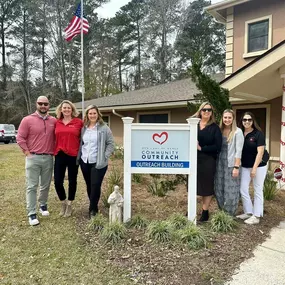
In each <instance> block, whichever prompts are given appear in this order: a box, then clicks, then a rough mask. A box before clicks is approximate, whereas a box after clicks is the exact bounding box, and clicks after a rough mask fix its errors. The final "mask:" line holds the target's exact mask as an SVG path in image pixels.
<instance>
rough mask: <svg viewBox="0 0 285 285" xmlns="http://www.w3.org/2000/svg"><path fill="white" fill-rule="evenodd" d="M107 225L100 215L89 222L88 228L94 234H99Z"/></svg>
mask: <svg viewBox="0 0 285 285" xmlns="http://www.w3.org/2000/svg"><path fill="white" fill-rule="evenodd" d="M107 223H108V221H107V219H106V218H105V217H104V216H103V215H102V214H97V215H95V216H94V217H92V219H91V220H90V222H89V224H88V228H89V229H91V230H93V231H95V232H100V231H102V230H103V228H104V227H105V225H107Z"/></svg>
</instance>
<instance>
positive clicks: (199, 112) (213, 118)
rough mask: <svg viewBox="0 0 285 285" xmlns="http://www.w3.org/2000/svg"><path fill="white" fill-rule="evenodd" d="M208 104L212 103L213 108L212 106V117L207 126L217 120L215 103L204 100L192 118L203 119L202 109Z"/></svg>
mask: <svg viewBox="0 0 285 285" xmlns="http://www.w3.org/2000/svg"><path fill="white" fill-rule="evenodd" d="M206 105H210V106H211V108H212V114H211V117H210V119H209V121H208V122H207V126H209V125H211V124H213V123H215V122H216V119H215V115H214V108H213V105H212V104H211V103H209V102H203V103H202V104H201V105H200V107H199V109H198V111H197V112H196V113H195V114H194V115H193V116H192V118H200V119H201V117H202V116H201V110H202V109H203V108H204V107H205V106H206Z"/></svg>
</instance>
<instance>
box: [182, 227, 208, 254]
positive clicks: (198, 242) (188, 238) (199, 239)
mask: <svg viewBox="0 0 285 285" xmlns="http://www.w3.org/2000/svg"><path fill="white" fill-rule="evenodd" d="M177 238H178V239H179V240H180V241H181V242H182V243H184V244H186V245H187V246H188V247H189V248H190V249H200V248H203V247H204V248H205V247H206V246H207V238H206V236H205V234H204V232H203V231H202V230H201V229H200V228H198V227H197V226H196V225H194V224H188V226H187V227H185V228H184V229H182V230H179V231H178V232H177Z"/></svg>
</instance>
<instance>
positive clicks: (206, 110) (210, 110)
mask: <svg viewBox="0 0 285 285" xmlns="http://www.w3.org/2000/svg"><path fill="white" fill-rule="evenodd" d="M201 111H202V112H212V109H211V108H203V109H201Z"/></svg>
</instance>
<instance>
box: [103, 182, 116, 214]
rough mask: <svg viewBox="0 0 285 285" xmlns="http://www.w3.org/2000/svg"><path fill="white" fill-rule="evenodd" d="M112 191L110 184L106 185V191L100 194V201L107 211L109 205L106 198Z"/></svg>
mask: <svg viewBox="0 0 285 285" xmlns="http://www.w3.org/2000/svg"><path fill="white" fill-rule="evenodd" d="M113 191H114V186H113V185H112V184H108V186H107V190H106V191H104V192H103V193H102V196H101V201H102V203H103V206H104V207H105V208H107V209H108V208H110V204H109V203H108V198H109V196H110V195H111V194H112V192H113Z"/></svg>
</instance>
